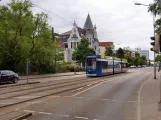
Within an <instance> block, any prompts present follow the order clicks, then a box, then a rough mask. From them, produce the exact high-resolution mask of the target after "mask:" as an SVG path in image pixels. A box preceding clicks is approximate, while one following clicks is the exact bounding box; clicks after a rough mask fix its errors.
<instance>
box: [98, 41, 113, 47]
mask: <svg viewBox="0 0 161 120" xmlns="http://www.w3.org/2000/svg"><path fill="white" fill-rule="evenodd" d="M112 45H113V42H99V46H104V47H106V46H112Z"/></svg>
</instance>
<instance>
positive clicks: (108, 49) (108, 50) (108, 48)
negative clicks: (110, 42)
mask: <svg viewBox="0 0 161 120" xmlns="http://www.w3.org/2000/svg"><path fill="white" fill-rule="evenodd" d="M105 56H113V50H112V48H111V47H106V51H105Z"/></svg>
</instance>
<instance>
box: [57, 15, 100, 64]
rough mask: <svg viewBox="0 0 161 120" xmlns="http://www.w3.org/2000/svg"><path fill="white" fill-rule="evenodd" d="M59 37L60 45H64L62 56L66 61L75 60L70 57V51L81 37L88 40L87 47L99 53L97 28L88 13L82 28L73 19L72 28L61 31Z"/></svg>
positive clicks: (71, 51) (75, 46)
mask: <svg viewBox="0 0 161 120" xmlns="http://www.w3.org/2000/svg"><path fill="white" fill-rule="evenodd" d="M59 38H60V41H59V43H60V45H62V46H63V47H64V58H65V61H66V62H70V63H72V62H75V60H73V59H72V53H73V51H74V50H75V48H77V46H78V44H79V42H80V41H81V39H82V38H85V39H87V40H88V41H89V43H90V45H89V47H90V48H93V49H94V50H95V52H96V55H99V54H100V53H99V40H98V37H97V28H96V26H94V27H93V24H92V21H91V18H90V15H89V14H88V16H87V19H86V21H85V24H84V28H80V27H78V26H77V24H76V22H75V21H74V23H73V28H72V30H70V31H67V32H65V33H62V34H61V35H59Z"/></svg>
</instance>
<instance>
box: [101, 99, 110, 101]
mask: <svg viewBox="0 0 161 120" xmlns="http://www.w3.org/2000/svg"><path fill="white" fill-rule="evenodd" d="M100 100H105V101H106V100H110V99H100Z"/></svg>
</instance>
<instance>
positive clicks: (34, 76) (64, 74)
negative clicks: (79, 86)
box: [19, 72, 85, 80]
mask: <svg viewBox="0 0 161 120" xmlns="http://www.w3.org/2000/svg"><path fill="white" fill-rule="evenodd" d="M82 74H85V72H76V74H74V72H69V73H56V74H44V75H30V76H29V79H36V78H48V77H59V76H72V75H82ZM19 79H20V80H25V79H26V76H19Z"/></svg>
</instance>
